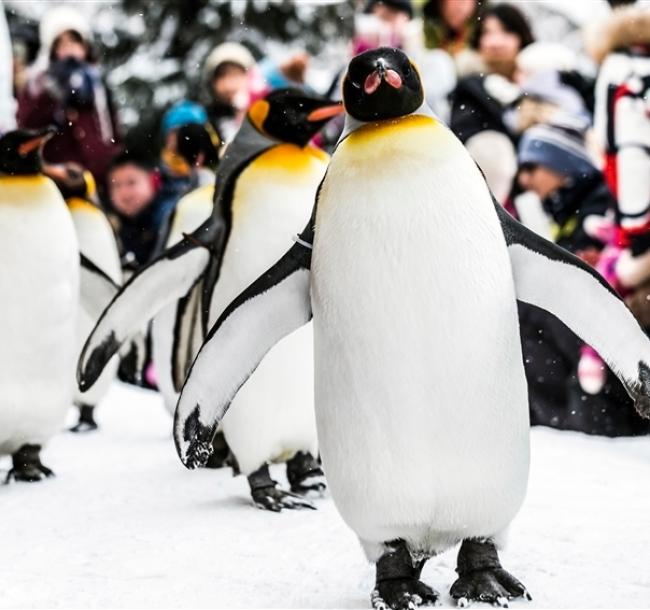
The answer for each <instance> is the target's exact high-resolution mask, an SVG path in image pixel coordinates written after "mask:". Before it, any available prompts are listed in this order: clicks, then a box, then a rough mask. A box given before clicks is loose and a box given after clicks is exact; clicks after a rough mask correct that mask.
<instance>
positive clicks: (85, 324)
mask: <svg viewBox="0 0 650 610" xmlns="http://www.w3.org/2000/svg"><path fill="white" fill-rule="evenodd" d="M43 173H44V174H45V175H46V176H48V177H49V178H51V179H52V180H54V183H55V184H56V185H57V187H58V188H59V191H60V192H61V194H62V195H63V197H64V199H65V202H66V204H67V205H68V210H69V211H70V215H71V216H72V222H73V223H74V227H75V232H76V234H77V240H78V242H79V250H80V252H81V254H82V255H83V257H84V258H83V259H82V265H83V266H84V269H83V270H84V271H87V270H88V266H87V265H86V261H90V262H91V263H92V265H93V266H94V267H95V268H96V269H99V270H100V271H101V273H102V275H103V276H104V278H106V280H107V281H108V282H110V283H111V284H112V285H113V287H114V290H113V296H114V295H115V294H117V289H118V287H119V286H120V285H121V284H122V267H121V264H120V253H119V250H118V246H117V240H116V239H115V233H114V232H113V228H112V227H111V224H110V222H109V221H108V218H107V217H106V215H105V214H104V212H103V211H102V209H101V208H100V207H99V206H98V205H96V203H95V202H94V199H95V197H96V187H95V180H94V178H93V176H92V174H91V173H90V172H88V171H84V170H83V168H81V167H78V166H75V165H74V164H72V163H67V164H62V165H54V164H44V165H43ZM91 271H92V269H91ZM81 296H82V300H81V303H80V304H81V307H80V309H79V315H78V317H77V341H78V349H79V352H78V353H80V352H81V348H82V347H83V344H84V343H85V341H86V338H87V337H88V334H89V333H90V331H91V330H92V329H93V327H94V326H95V324H96V323H97V320H98V318H99V316H100V315H101V313H102V311H103V308H102V309H100V310H99V311H96V310H95V311H89V308H88V307H87V306H86V305H87V303H88V301H87V300H85V299H83V293H82V295H81ZM97 296H98V295H95V298H96V297H97ZM109 302H110V300H109V301H107V302H106V303H104V306H106V305H108V303H109ZM118 364H119V360H118V358H117V356H116V357H114V358H113V359H112V360H111V362H110V363H109V364H108V365H107V366H106V368H105V369H104V372H103V373H102V375H101V377H100V378H99V379H98V381H97V383H96V384H95V385H94V386H93V387H92V389H90V390H88V391H87V392H81V391H79V390H77V391H76V392H75V397H74V403H75V405H76V406H77V407H78V409H79V421H78V422H77V423H76V424H75V425H74V426H73V427H72V428H71V431H72V432H86V431H89V430H95V429H97V422H96V421H95V417H94V412H95V407H96V406H97V404H98V403H99V402H100V401H101V400H102V398H103V397H104V396H105V395H106V393H107V392H108V388H109V387H110V385H111V383H112V382H113V380H114V379H115V375H116V372H117V367H118ZM73 384H74V378H73Z"/></svg>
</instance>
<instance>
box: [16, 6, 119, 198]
mask: <svg viewBox="0 0 650 610" xmlns="http://www.w3.org/2000/svg"><path fill="white" fill-rule="evenodd" d="M40 37H41V57H40V59H39V60H38V61H37V62H36V64H35V72H34V74H33V75H32V76H30V78H29V81H28V83H27V85H26V87H25V89H24V90H23V91H22V93H21V95H20V98H19V100H18V124H19V126H20V127H33V128H35V127H43V126H44V125H48V124H54V125H56V126H57V128H58V132H57V134H56V135H55V136H54V137H53V138H52V139H50V140H49V142H47V144H46V145H45V149H44V152H43V154H44V158H45V159H46V160H47V161H49V162H51V163H63V162H67V161H74V162H76V163H78V164H79V165H81V166H83V167H86V168H88V170H89V171H90V172H91V173H92V174H93V176H94V177H95V179H96V180H97V182H98V184H99V185H100V186H101V185H102V184H104V180H105V176H106V168H107V165H108V163H109V162H110V159H111V158H112V157H113V156H114V155H115V154H116V152H118V151H119V148H120V145H119V134H118V128H117V120H116V114H115V111H114V108H113V105H112V102H111V96H110V93H109V91H108V89H107V87H106V86H105V84H104V83H103V81H102V78H101V75H100V71H99V67H98V65H97V63H96V61H95V56H94V51H93V48H92V46H91V40H90V37H91V32H90V27H89V25H88V22H87V21H86V20H85V18H84V17H83V16H82V15H81V14H80V13H79V12H77V11H76V10H75V9H73V8H72V7H71V6H70V5H64V6H59V7H57V8H54V9H51V10H50V11H49V12H48V13H46V14H45V16H44V17H43V20H42V21H41V25H40ZM41 66H44V67H41Z"/></svg>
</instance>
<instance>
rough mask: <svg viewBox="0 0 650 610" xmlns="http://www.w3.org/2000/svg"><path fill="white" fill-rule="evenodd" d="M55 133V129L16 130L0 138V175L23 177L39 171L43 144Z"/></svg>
mask: <svg viewBox="0 0 650 610" xmlns="http://www.w3.org/2000/svg"><path fill="white" fill-rule="evenodd" d="M55 133H56V128H55V127H51V126H50V127H43V128H42V129H18V130H16V131H10V132H8V133H6V134H5V135H4V136H2V137H1V138H0V174H5V175H9V176H25V175H30V174H38V173H40V171H41V150H42V148H43V144H45V142H46V141H47V140H48V139H49V138H51V137H52V136H53V135H54V134H55Z"/></svg>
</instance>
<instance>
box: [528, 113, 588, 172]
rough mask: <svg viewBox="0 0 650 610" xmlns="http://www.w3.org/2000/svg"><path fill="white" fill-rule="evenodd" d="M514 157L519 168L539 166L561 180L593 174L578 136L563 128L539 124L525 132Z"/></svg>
mask: <svg viewBox="0 0 650 610" xmlns="http://www.w3.org/2000/svg"><path fill="white" fill-rule="evenodd" d="M517 157H518V161H519V165H524V164H526V163H532V164H535V165H542V166H544V167H547V168H549V169H551V170H553V171H555V172H557V173H558V174H562V175H563V176H572V177H575V178H578V177H581V176H586V175H590V174H593V173H594V172H595V171H596V167H595V166H594V164H593V162H592V161H591V159H590V158H589V154H588V153H587V149H586V148H585V142H584V136H583V135H582V133H581V132H580V131H578V130H575V129H572V128H571V127H570V126H567V125H564V124H549V125H544V124H540V125H535V126H534V127H531V128H530V129H528V130H526V132H525V133H524V135H523V136H522V138H521V140H520V142H519V151H518V155H517Z"/></svg>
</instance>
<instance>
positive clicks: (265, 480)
mask: <svg viewBox="0 0 650 610" xmlns="http://www.w3.org/2000/svg"><path fill="white" fill-rule="evenodd" d="M248 484H249V485H250V488H251V496H252V498H253V502H254V503H255V506H257V508H262V509H264V510H270V511H272V512H274V513H279V512H280V511H281V510H282V509H283V508H286V509H289V510H293V509H298V508H309V509H311V510H316V507H315V506H314V505H313V504H312V503H311V502H308V501H307V500H305V499H304V498H302V497H301V496H299V495H297V494H295V493H292V492H290V491H285V490H284V489H280V488H279V487H278V483H277V481H274V480H273V479H272V478H271V475H270V473H269V467H268V464H264V465H263V466H262V467H261V468H258V469H257V470H256V471H255V472H253V473H251V474H249V475H248Z"/></svg>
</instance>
